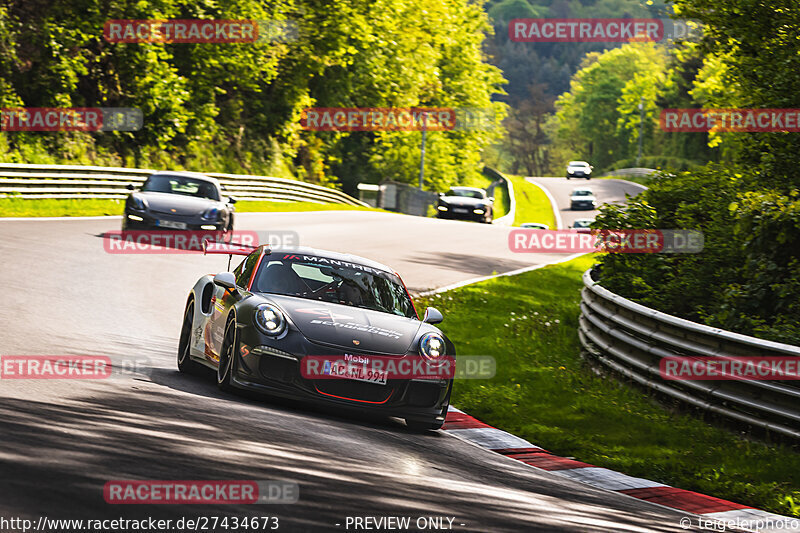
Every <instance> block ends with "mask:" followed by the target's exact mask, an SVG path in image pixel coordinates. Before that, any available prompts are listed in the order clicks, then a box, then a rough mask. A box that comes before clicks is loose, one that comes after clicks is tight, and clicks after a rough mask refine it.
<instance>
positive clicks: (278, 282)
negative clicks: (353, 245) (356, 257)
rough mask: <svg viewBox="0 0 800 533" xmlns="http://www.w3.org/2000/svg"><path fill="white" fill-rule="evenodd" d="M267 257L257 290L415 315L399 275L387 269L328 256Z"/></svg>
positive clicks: (257, 283)
mask: <svg viewBox="0 0 800 533" xmlns="http://www.w3.org/2000/svg"><path fill="white" fill-rule="evenodd" d="M266 259H267V258H265V260H264V261H263V262H262V264H261V266H260V267H259V269H258V273H257V274H256V278H255V280H254V282H253V290H254V291H256V292H265V293H271V294H282V295H285V296H297V297H300V298H307V299H309V300H321V301H324V302H331V303H337V304H343V305H349V306H353V307H361V308H363V309H371V310H373V311H381V312H383V313H391V314H395V315H399V316H405V317H409V318H416V313H415V311H414V306H413V305H412V303H411V299H410V298H409V297H408V293H407V292H406V290H405V287H404V286H403V284H402V282H401V281H400V278H398V277H397V276H395V275H393V274H390V273H388V272H382V271H379V270H376V269H373V268H370V267H366V266H362V265H358V264H356V263H349V262H347V261H335V260H330V259H325V258H316V259H317V260H321V261H324V262H325V264H320V263H318V262H316V261H300V260H285V259H284V260H266Z"/></svg>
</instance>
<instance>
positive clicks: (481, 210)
mask: <svg viewBox="0 0 800 533" xmlns="http://www.w3.org/2000/svg"><path fill="white" fill-rule="evenodd" d="M472 212H473V213H475V214H476V215H482V214H483V213H484V212H485V211H484V210H483V209H473V210H472Z"/></svg>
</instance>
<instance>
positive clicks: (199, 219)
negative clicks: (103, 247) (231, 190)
mask: <svg viewBox="0 0 800 533" xmlns="http://www.w3.org/2000/svg"><path fill="white" fill-rule="evenodd" d="M128 188H129V189H133V186H129V187H128ZM235 202H236V200H235V199H233V198H228V197H226V196H224V195H223V194H222V188H221V186H220V184H219V181H217V180H216V179H215V178H212V177H210V176H204V175H202V174H195V173H193V172H156V173H155V174H151V175H150V177H149V178H147V181H145V182H144V184H143V185H142V187H141V188H140V189H139V190H138V191H136V190H134V192H133V193H131V195H130V196H128V198H127V200H126V201H125V214H124V216H123V218H122V229H123V231H125V230H140V229H177V230H208V231H232V230H233V212H234V207H233V204H234V203H235Z"/></svg>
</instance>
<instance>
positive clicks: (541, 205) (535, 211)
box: [508, 176, 556, 229]
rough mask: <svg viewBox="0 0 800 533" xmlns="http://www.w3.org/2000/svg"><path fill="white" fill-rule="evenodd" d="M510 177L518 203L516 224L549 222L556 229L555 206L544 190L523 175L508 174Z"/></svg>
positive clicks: (551, 227)
mask: <svg viewBox="0 0 800 533" xmlns="http://www.w3.org/2000/svg"><path fill="white" fill-rule="evenodd" d="M508 179H510V180H511V184H512V185H513V186H514V199H515V200H516V203H517V210H516V213H515V214H514V225H515V226H519V225H520V224H522V223H523V222H539V223H541V224H547V225H548V226H549V227H550V229H556V217H555V215H554V214H553V206H552V205H550V200H548V198H547V195H546V194H545V193H544V191H542V189H540V188H539V187H537V186H536V185H534V184H532V183H529V182H528V181H527V180H526V179H525V178H523V177H521V176H508Z"/></svg>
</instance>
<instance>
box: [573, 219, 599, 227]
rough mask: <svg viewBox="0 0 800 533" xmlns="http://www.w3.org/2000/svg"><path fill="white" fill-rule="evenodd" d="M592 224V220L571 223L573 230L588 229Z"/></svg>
mask: <svg viewBox="0 0 800 533" xmlns="http://www.w3.org/2000/svg"><path fill="white" fill-rule="evenodd" d="M592 222H594V220H576V221H575V222H573V223H572V227H573V228H588V227H589V226H591V225H592Z"/></svg>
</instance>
